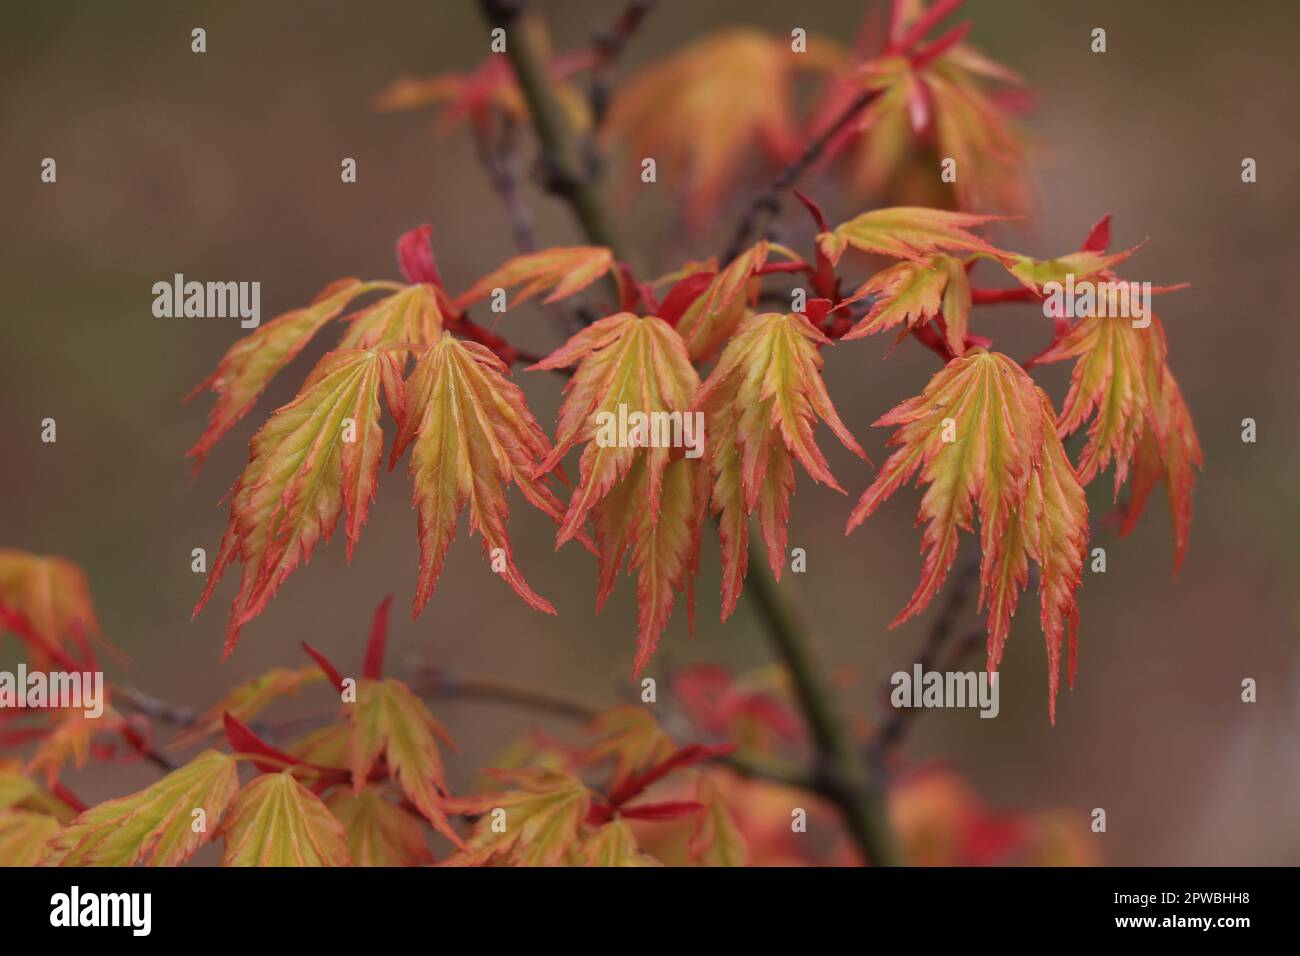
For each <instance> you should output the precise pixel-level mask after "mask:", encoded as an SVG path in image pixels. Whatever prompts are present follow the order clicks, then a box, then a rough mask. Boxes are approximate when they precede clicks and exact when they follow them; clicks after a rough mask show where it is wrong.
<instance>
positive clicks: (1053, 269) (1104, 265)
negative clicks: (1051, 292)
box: [1002, 245, 1141, 293]
mask: <svg viewBox="0 0 1300 956" xmlns="http://www.w3.org/2000/svg"><path fill="white" fill-rule="evenodd" d="M1140 248H1141V246H1140V245H1137V246H1134V247H1133V248H1132V249H1125V250H1124V251H1122V252H1115V253H1111V254H1109V255H1108V254H1106V253H1105V252H1103V251H1101V250H1099V249H1080V250H1079V251H1077V252H1071V253H1068V254H1067V255H1064V256H1061V257H1059V258H1056V259H1034V258H1032V257H1030V256H1020V255H1004V257H1003V259H1002V264H1003V266H1005V267H1006V270H1007V271H1008V272H1010V273H1011V274H1012V275H1013V276H1015V277H1016V278H1017V279H1018V280H1020V283H1021V284H1022V285H1023V286H1025V288H1027V289H1032V290H1033V291H1035V292H1039V293H1041V292H1042V291H1043V287H1044V286H1045V285H1047V284H1048V283H1049V282H1056V283H1064V282H1065V281H1066V278H1067V277H1068V276H1073V277H1074V281H1075V282H1076V283H1083V282H1086V281H1087V280H1090V279H1094V278H1105V277H1110V274H1111V273H1110V270H1111V268H1112V267H1113V266H1117V265H1119V264H1120V263H1121V262H1123V261H1124V260H1125V259H1127V258H1128V257H1129V256H1131V255H1133V253H1135V252H1137V251H1138V249H1140Z"/></svg>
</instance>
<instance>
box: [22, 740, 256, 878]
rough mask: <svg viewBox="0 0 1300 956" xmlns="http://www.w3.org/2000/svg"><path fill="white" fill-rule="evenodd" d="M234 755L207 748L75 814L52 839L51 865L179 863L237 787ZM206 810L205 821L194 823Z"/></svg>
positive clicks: (212, 825) (195, 847)
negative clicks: (145, 784)
mask: <svg viewBox="0 0 1300 956" xmlns="http://www.w3.org/2000/svg"><path fill="white" fill-rule="evenodd" d="M235 767H236V764H235V758H234V757H231V756H230V755H229V754H223V753H221V752H219V751H216V750H205V751H204V752H203V753H201V754H199V755H198V756H197V757H195V758H194V759H193V760H191V761H190V762H189V763H187V764H186V765H185V766H183V767H181V768H180V769H179V770H173V771H172V772H171V773H169V774H168V775H167V776H165V777H163V778H162V779H161V780H159V781H158V782H157V783H155V784H153V785H152V786H149V787H146V788H145V789H144V790H141V791H140V792H139V793H134V794H131V795H130V796H126V797H119V798H118V799H116V800H109V801H107V802H105V803H101V804H99V805H98V806H96V807H92V808H91V809H89V810H87V811H85V812H84V813H82V814H81V815H79V816H78V817H77V818H76V819H74V820H73V821H72V822H71V823H69V824H68V826H67V827H66V828H65V829H64V830H63V832H62V833H60V834H59V835H58V838H57V839H55V840H54V841H52V842H51V843H50V844H49V853H48V856H47V857H46V858H45V860H44V863H45V864H46V865H50V866H132V865H134V864H135V863H139V862H146V863H148V864H149V865H150V866H178V865H179V864H181V863H184V862H185V861H186V860H187V859H189V858H190V857H191V856H193V855H194V853H195V852H196V851H197V850H198V849H199V847H200V846H202V845H203V844H204V843H205V842H207V840H208V838H209V835H210V834H214V833H215V831H216V829H217V824H218V822H219V821H220V820H221V818H222V814H224V813H225V812H226V808H227V807H228V806H229V805H230V803H231V800H232V798H234V796H235V791H237V790H238V789H239V777H238V775H237V774H236V772H235ZM198 810H202V811H203V813H202V819H203V821H204V826H203V828H202V829H198V828H197V827H196V823H197V821H198V820H199V819H200V816H199V815H197V814H196V813H195V811H198Z"/></svg>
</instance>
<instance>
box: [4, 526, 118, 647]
mask: <svg viewBox="0 0 1300 956" xmlns="http://www.w3.org/2000/svg"><path fill="white" fill-rule="evenodd" d="M5 611H8V612H9V614H3V613H0V635H3V633H4V631H5V629H6V626H10V625H12V626H13V627H14V630H15V631H16V632H18V633H19V634H20V636H21V633H22V628H26V629H29V630H30V631H31V633H32V634H33V635H35V638H36V640H37V642H38V644H37V646H35V647H33V660H34V661H36V662H37V663H38V664H39V665H40V666H45V665H44V663H43V662H46V661H48V660H49V658H50V654H51V653H57V652H59V651H62V650H63V649H64V648H67V647H69V646H77V645H78V643H79V642H80V641H82V640H86V639H91V640H94V641H96V642H97V643H99V644H101V645H102V646H106V647H109V648H110V649H111V645H109V644H108V642H107V641H106V640H105V639H104V637H103V633H102V631H101V630H100V627H99V620H98V619H97V618H96V617H95V605H94V602H93V601H92V600H91V598H90V588H89V587H88V586H87V584H86V576H85V574H83V573H82V571H81V569H80V568H79V567H77V566H76V565H75V564H73V563H72V562H71V561H68V560H67V559H65V558H56V557H49V556H43V555H38V554H31V553H29V552H27V551H15V550H12V549H9V548H0V612H5ZM10 614H12V615H16V616H17V617H16V618H10V616H9V615H10ZM19 625H21V627H20V626H19Z"/></svg>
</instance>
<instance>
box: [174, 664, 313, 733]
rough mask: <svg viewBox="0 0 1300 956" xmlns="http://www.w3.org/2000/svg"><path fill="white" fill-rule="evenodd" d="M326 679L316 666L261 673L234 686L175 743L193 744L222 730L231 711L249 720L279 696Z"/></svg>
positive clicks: (294, 693) (283, 668)
mask: <svg viewBox="0 0 1300 956" xmlns="http://www.w3.org/2000/svg"><path fill="white" fill-rule="evenodd" d="M324 679H325V675H324V674H323V673H321V670H320V668H319V667H316V666H314V665H313V666H308V667H300V668H298V669H297V670H291V669H289V668H287V667H274V668H272V669H271V670H269V671H267V672H266V673H265V674H258V675H257V676H256V677H253V678H250V679H249V680H246V681H244V683H242V684H239V685H237V686H236V687H233V688H231V689H230V691H228V692H227V693H226V695H225V696H224V697H222V698H221V700H219V701H217V702H216V703H215V704H213V705H212V706H211V707H210V708H208V709H207V710H206V711H205V712H204V713H203V714H202V715H201V716H200V717H199V719H198V720H196V721H195V722H194V724H193V725H192V726H191V727H190V728H189V729H187V730H186V731H185V733H184V734H182V735H181V736H180V737H178V738H177V739H176V743H175V745H174V746H176V747H177V748H185V747H190V746H193V745H194V744H196V743H198V742H199V741H201V740H203V739H204V738H206V737H211V736H213V735H214V734H219V733H221V730H222V727H223V724H224V716H225V714H227V713H229V714H231V715H233V716H234V717H236V718H238V719H239V720H240V721H242V722H244V723H247V722H248V721H250V720H252V719H253V718H254V717H256V716H257V715H258V714H260V713H261V712H262V711H263V710H264V709H265V708H266V707H268V706H270V704H272V703H273V702H275V701H276V700H278V699H279V698H281V697H285V696H297V694H298V691H300V690H301V689H302V688H303V687H305V686H306V685H308V684H314V683H317V682H318V681H321V680H324Z"/></svg>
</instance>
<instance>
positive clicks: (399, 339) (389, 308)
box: [339, 282, 450, 349]
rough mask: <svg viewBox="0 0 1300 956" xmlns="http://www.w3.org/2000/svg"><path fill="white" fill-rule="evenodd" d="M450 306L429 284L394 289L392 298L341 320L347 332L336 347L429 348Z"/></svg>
mask: <svg viewBox="0 0 1300 956" xmlns="http://www.w3.org/2000/svg"><path fill="white" fill-rule="evenodd" d="M449 307H450V301H449V300H448V299H447V293H445V292H443V291H442V289H440V288H439V287H438V286H435V285H433V284H431V283H426V282H420V283H416V284H415V285H409V286H406V287H404V288H403V287H400V286H399V287H396V291H394V292H393V293H392V295H387V296H385V297H384V298H382V299H380V300H379V301H378V302H375V303H373V304H371V305H368V306H366V307H365V308H364V309H361V310H360V311H359V312H355V313H353V314H352V315H347V316H344V317H343V321H344V322H346V323H347V324H348V330H347V332H345V333H344V334H343V338H342V339H340V340H339V348H341V349H378V348H383V347H385V346H395V345H415V346H421V345H424V346H428V345H432V344H433V343H434V342H436V341H438V338H439V336H440V335H441V334H442V328H443V325H444V324H445V322H446V314H447V312H448V311H450V308H449Z"/></svg>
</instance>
